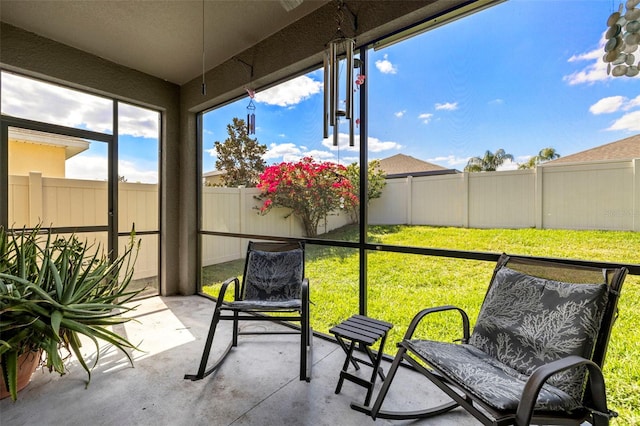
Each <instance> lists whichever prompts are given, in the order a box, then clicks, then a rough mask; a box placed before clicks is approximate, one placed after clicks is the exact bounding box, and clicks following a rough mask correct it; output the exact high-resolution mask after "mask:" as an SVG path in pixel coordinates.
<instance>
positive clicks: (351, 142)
mask: <svg viewBox="0 0 640 426" xmlns="http://www.w3.org/2000/svg"><path fill="white" fill-rule="evenodd" d="M354 121H355V120H354V119H351V120H349V146H355V141H354V133H355V132H354Z"/></svg>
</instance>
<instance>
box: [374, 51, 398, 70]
mask: <svg viewBox="0 0 640 426" xmlns="http://www.w3.org/2000/svg"><path fill="white" fill-rule="evenodd" d="M388 57H389V55H386V54H385V55H384V59H378V60H377V61H376V68H378V71H380V72H381V73H383V74H395V73H397V72H398V68H397V67H396V66H395V65H393V64H392V63H391V61H389V59H388Z"/></svg>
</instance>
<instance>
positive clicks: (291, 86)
mask: <svg viewBox="0 0 640 426" xmlns="http://www.w3.org/2000/svg"><path fill="white" fill-rule="evenodd" d="M321 90H322V82H320V81H316V80H313V79H312V78H309V77H308V76H306V75H303V76H300V77H296V78H294V79H291V80H288V81H286V82H284V83H282V84H279V85H277V86H274V87H272V88H270V89H267V90H265V91H263V92H260V93H256V95H255V98H254V99H255V101H256V102H260V103H265V104H267V105H277V106H281V107H286V106H292V105H297V104H299V103H300V102H302V101H304V100H305V99H309V98H310V97H311V96H313V95H315V94H317V93H320V91H321Z"/></svg>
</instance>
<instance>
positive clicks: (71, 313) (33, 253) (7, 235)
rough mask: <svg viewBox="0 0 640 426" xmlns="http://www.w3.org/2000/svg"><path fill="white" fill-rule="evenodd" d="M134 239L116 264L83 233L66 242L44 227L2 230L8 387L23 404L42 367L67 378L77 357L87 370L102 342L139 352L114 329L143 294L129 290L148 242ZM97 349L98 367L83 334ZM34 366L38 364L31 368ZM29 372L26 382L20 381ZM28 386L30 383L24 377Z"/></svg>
mask: <svg viewBox="0 0 640 426" xmlns="http://www.w3.org/2000/svg"><path fill="white" fill-rule="evenodd" d="M134 240H135V237H134V233H133V231H132V235H131V241H130V244H128V246H127V248H126V250H125V252H124V253H123V254H122V255H121V256H120V257H118V258H117V259H116V260H115V261H111V260H109V259H108V258H107V257H106V256H105V255H104V253H103V251H102V250H100V247H99V246H96V245H93V244H88V243H87V242H81V241H80V240H79V239H78V238H77V237H76V236H75V235H72V236H68V237H64V238H59V237H56V236H53V235H52V234H51V233H50V232H46V231H43V230H42V229H41V228H40V227H37V228H36V229H33V230H27V229H22V230H18V231H6V230H5V229H4V228H2V227H0V367H1V370H2V378H1V380H0V388H2V391H3V393H4V396H9V395H10V396H11V398H12V399H13V400H14V401H15V400H16V399H17V393H18V390H19V389H21V388H22V387H24V386H26V384H28V382H29V379H30V377H31V374H32V373H33V371H34V370H35V368H36V367H37V365H38V363H40V364H41V365H44V366H45V367H46V368H48V369H49V371H50V372H53V371H55V372H57V373H59V374H61V375H62V374H64V373H65V371H66V367H65V360H66V359H67V358H68V357H69V356H71V354H74V355H75V356H76V358H77V360H78V362H79V363H80V365H82V367H83V368H84V369H85V370H86V372H87V376H88V378H87V385H88V384H89V381H90V380H91V369H92V368H93V367H94V366H95V365H96V364H97V362H98V358H99V353H100V351H99V346H98V345H99V340H102V341H105V342H108V343H110V344H111V345H113V346H114V347H116V348H118V349H119V350H121V351H122V352H124V353H125V354H126V355H127V357H128V359H129V362H131V364H132V365H133V360H132V358H131V355H130V353H129V352H128V350H135V349H137V348H136V347H135V345H133V344H132V343H130V342H129V341H128V340H127V339H126V338H124V337H122V336H120V335H118V334H117V333H115V332H113V331H112V330H111V326H113V325H115V324H122V323H124V322H126V321H129V318H126V317H124V316H123V315H122V314H124V313H126V312H128V311H130V310H132V309H135V307H131V306H129V305H126V303H127V302H129V301H130V300H131V298H133V297H134V296H135V295H137V294H138V293H139V292H140V291H141V290H135V291H129V290H128V289H127V287H128V285H129V283H130V282H131V278H132V275H133V265H134V263H135V261H136V258H137V253H138V248H139V245H140V242H139V241H138V242H137V243H136V242H135V241H134ZM81 335H83V336H86V337H87V338H88V339H90V340H91V341H92V342H93V343H95V345H96V352H97V354H98V356H97V357H96V359H95V361H94V363H93V364H92V365H91V366H90V365H87V362H86V361H85V359H84V357H83V355H82V352H81V350H80V346H81V342H80V336H81ZM29 361H33V363H35V365H34V364H33V363H32V364H31V365H28V364H29ZM24 367H26V370H27V371H26V372H25V373H24V374H23V377H26V379H25V380H26V382H25V383H18V377H19V376H20V374H21V372H20V370H21V368H24ZM23 381H24V380H23Z"/></svg>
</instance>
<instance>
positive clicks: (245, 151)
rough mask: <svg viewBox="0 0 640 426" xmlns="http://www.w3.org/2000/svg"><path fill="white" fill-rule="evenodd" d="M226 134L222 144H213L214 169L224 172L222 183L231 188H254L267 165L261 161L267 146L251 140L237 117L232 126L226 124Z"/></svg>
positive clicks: (242, 122) (245, 126)
mask: <svg viewBox="0 0 640 426" xmlns="http://www.w3.org/2000/svg"><path fill="white" fill-rule="evenodd" d="M227 134H228V135H229V137H228V138H227V139H226V140H225V141H224V142H219V141H216V142H215V144H214V147H215V149H216V153H217V156H218V159H217V160H216V169H218V170H224V171H225V174H224V175H222V182H223V183H224V185H225V186H232V187H235V186H240V185H245V186H246V187H248V188H251V187H254V186H256V184H257V183H258V181H259V177H260V173H262V172H263V171H264V168H265V167H266V165H267V163H266V162H265V161H264V160H263V159H262V155H264V153H265V152H267V146H266V145H261V144H259V143H258V139H256V138H254V139H251V138H250V137H249V135H248V134H247V125H246V123H245V122H244V120H242V119H240V118H237V117H234V118H233V123H232V124H227Z"/></svg>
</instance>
